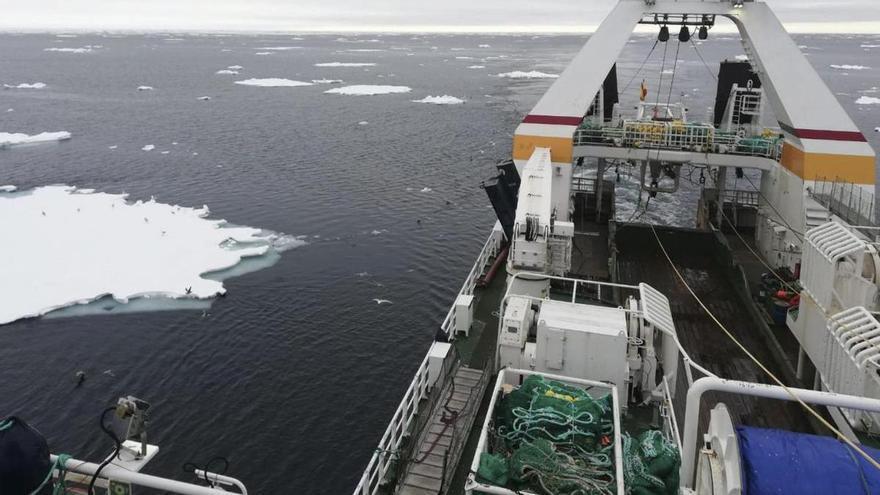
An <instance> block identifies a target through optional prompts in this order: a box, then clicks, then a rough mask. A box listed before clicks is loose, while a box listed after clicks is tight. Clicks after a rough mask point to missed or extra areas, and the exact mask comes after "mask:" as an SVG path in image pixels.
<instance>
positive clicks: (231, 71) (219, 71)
mask: <svg viewBox="0 0 880 495" xmlns="http://www.w3.org/2000/svg"><path fill="white" fill-rule="evenodd" d="M215 74H233V75H234V74H238V71H237V70H231V69H220V70H218V71H217V72H215Z"/></svg>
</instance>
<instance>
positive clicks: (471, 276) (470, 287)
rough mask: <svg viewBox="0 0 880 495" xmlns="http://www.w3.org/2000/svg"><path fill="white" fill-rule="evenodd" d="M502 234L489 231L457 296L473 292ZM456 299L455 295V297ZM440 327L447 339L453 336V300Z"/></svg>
mask: <svg viewBox="0 0 880 495" xmlns="http://www.w3.org/2000/svg"><path fill="white" fill-rule="evenodd" d="M503 235H504V234H503V233H502V232H501V231H499V230H496V229H494V228H493V229H492V232H490V233H489V238H488V239H486V242H485V243H484V244H483V249H481V250H480V255H479V256H477V261H475V262H474V266H473V267H472V268H471V271H470V273H468V276H467V278H466V279H465V280H464V284H463V285H462V286H461V290H459V291H458V296H471V295H473V294H474V288H476V286H477V281H478V280H479V279H480V277H481V276H482V275H483V269H485V268H486V264H488V263H489V260H490V259H492V258H493V257H494V256H496V255H497V254H498V250H499V248H500V246H501V241H502V238H501V237H502V236H503ZM456 299H457V297H456ZM440 329H441V330H442V331H443V333H445V334H446V336H447V337H448V338H449V339H453V338H455V332H454V329H455V304H454V302H453V304H452V306H451V307H450V308H449V312H448V313H446V318H444V319H443V323H442V324H441V325H440Z"/></svg>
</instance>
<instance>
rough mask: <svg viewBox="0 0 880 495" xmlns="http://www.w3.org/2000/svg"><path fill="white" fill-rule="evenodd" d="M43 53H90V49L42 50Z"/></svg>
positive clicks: (55, 48)
mask: <svg viewBox="0 0 880 495" xmlns="http://www.w3.org/2000/svg"><path fill="white" fill-rule="evenodd" d="M43 51H44V52H62V53H91V51H92V47H90V46H86V47H83V48H58V47H52V48H43Z"/></svg>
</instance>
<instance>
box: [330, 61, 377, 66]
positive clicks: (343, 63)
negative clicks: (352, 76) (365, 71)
mask: <svg viewBox="0 0 880 495" xmlns="http://www.w3.org/2000/svg"><path fill="white" fill-rule="evenodd" d="M375 65H376V64H374V63H372V62H322V63H320V64H315V67H375Z"/></svg>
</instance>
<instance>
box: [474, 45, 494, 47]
mask: <svg viewBox="0 0 880 495" xmlns="http://www.w3.org/2000/svg"><path fill="white" fill-rule="evenodd" d="M477 48H492V45H479V46H478V47H477Z"/></svg>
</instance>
